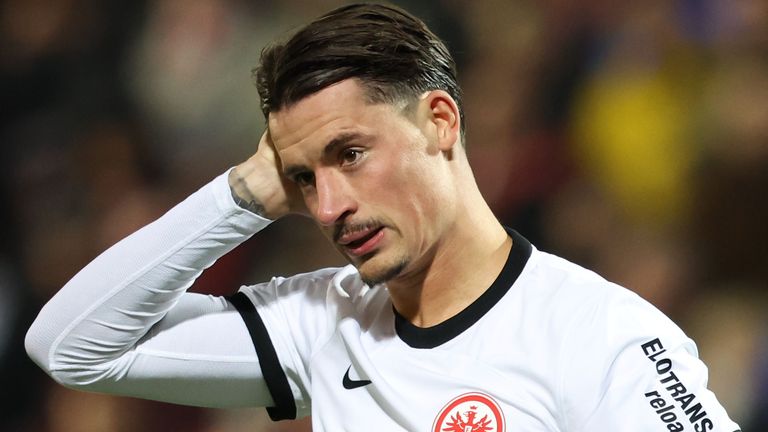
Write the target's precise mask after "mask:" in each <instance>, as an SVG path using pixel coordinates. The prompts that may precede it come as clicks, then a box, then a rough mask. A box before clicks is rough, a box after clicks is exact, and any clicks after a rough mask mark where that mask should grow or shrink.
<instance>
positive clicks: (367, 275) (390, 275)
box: [358, 257, 408, 287]
mask: <svg viewBox="0 0 768 432" xmlns="http://www.w3.org/2000/svg"><path fill="white" fill-rule="evenodd" d="M362 267H363V266H360V267H358V272H360V279H362V280H363V282H364V283H365V284H366V285H368V286H370V287H372V286H375V285H379V284H383V283H386V282H389V281H391V280H392V279H395V278H396V277H398V276H400V274H401V273H403V270H405V268H406V267H408V259H407V258H406V257H399V258H397V259H396V260H395V262H394V263H392V264H390V265H387V266H385V267H384V268H379V269H376V270H373V271H371V272H366V271H365V270H364V269H363V268H362Z"/></svg>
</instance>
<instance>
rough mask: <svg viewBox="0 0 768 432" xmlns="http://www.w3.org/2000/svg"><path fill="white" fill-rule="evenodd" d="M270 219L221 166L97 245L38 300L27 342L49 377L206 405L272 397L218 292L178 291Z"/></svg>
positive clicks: (238, 322)
mask: <svg viewBox="0 0 768 432" xmlns="http://www.w3.org/2000/svg"><path fill="white" fill-rule="evenodd" d="M267 224H269V220H266V219H263V218H261V217H259V216H257V215H255V214H253V213H251V212H248V211H246V210H244V209H242V208H240V207H238V206H237V205H236V204H235V203H234V201H233V200H232V197H231V195H230V190H229V184H228V182H227V174H226V173H225V174H222V175H221V176H219V177H217V178H216V179H215V180H214V181H212V182H211V183H209V184H207V185H206V186H204V187H203V188H201V189H200V190H198V191H197V192H195V193H194V194H193V195H191V196H190V197H189V198H187V199H186V200H184V201H183V202H182V203H180V204H178V205H177V206H176V207H174V208H173V209H171V210H170V211H169V212H168V213H166V214H165V215H164V216H162V217H161V218H159V219H158V220H157V221H155V222H153V223H152V224H150V225H147V226H146V227H144V228H142V229H141V230H139V231H137V232H135V233H134V234H131V235H130V236H128V237H126V238H125V239H123V240H122V241H120V242H118V243H117V244H115V245H114V246H112V247H111V248H110V249H108V250H107V251H106V252H104V253H103V254H101V255H100V256H99V257H97V258H96V259H95V260H93V261H92V262H91V263H90V264H88V265H87V266H86V267H85V268H83V269H82V270H81V271H80V272H79V273H78V274H77V275H75V277H73V278H72V280H70V281H69V282H68V283H67V284H66V285H65V286H64V287H63V288H62V289H61V290H60V291H59V292H58V293H57V294H56V295H55V296H54V297H53V298H52V299H51V300H50V301H49V302H48V304H46V305H45V307H43V309H42V311H41V312H40V314H39V316H38V317H37V319H36V320H35V322H34V323H33V325H32V327H31V328H30V330H29V332H28V333H27V338H26V341H25V345H26V349H27V352H28V353H29V355H30V357H31V358H32V359H33V360H34V361H35V362H36V363H37V364H38V365H40V367H42V368H43V369H44V370H45V371H46V372H47V373H48V374H49V375H51V377H53V378H54V379H55V380H56V381H58V382H60V383H62V384H64V385H67V386H69V387H75V388H79V389H83V390H90V391H98V392H105V393H111V394H119V395H128V396H135V397H141V398H147V399H154V400H161V401H166V402H174V403H182V404H188V405H198V406H208V407H240V406H270V405H271V404H272V397H271V395H270V393H269V391H268V389H267V387H266V384H265V383H264V380H263V378H262V373H261V368H260V366H259V363H258V358H257V356H256V353H255V350H254V347H253V344H252V342H251V338H250V336H249V333H248V331H247V329H246V327H245V324H244V323H243V321H242V319H241V317H240V316H239V313H238V312H237V311H236V310H235V308H234V307H233V306H232V305H231V304H230V303H229V302H228V301H227V300H226V299H224V298H221V297H214V296H207V295H201V294H192V293H187V292H186V290H187V289H188V288H189V287H190V286H191V285H192V283H193V282H194V280H195V279H196V278H197V277H198V276H199V275H200V274H201V273H202V271H203V269H205V268H207V267H209V266H211V265H212V264H213V263H214V262H215V261H216V260H217V259H218V258H219V257H221V256H222V255H224V254H226V253H227V252H229V251H230V250H232V249H233V248H235V247H236V246H237V245H239V244H240V243H242V242H243V241H245V240H247V239H248V238H249V237H250V236H251V235H253V234H254V233H256V232H257V231H259V230H260V229H262V228H264V227H265V226H266V225H267Z"/></svg>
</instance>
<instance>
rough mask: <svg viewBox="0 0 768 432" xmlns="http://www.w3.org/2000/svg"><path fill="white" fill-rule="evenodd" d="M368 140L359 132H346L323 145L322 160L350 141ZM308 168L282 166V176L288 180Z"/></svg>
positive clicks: (303, 166) (304, 166)
mask: <svg viewBox="0 0 768 432" xmlns="http://www.w3.org/2000/svg"><path fill="white" fill-rule="evenodd" d="M368 138H370V137H369V136H367V135H363V134H361V133H359V132H346V133H342V134H339V135H338V136H336V137H335V138H333V139H332V140H331V141H329V142H328V144H326V145H325V147H324V148H323V158H324V159H325V158H328V157H329V156H331V155H333V154H334V153H335V152H337V151H338V149H339V147H343V146H345V145H347V144H349V143H350V142H351V141H355V140H361V139H368ZM309 170H310V169H309V167H308V166H306V165H290V166H284V167H283V175H284V176H285V177H288V178H293V177H294V176H295V175H297V174H299V173H302V172H306V171H309Z"/></svg>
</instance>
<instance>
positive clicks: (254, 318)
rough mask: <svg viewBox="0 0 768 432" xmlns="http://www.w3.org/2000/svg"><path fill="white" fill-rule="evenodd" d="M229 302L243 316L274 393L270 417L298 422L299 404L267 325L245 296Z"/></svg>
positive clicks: (269, 409)
mask: <svg viewBox="0 0 768 432" xmlns="http://www.w3.org/2000/svg"><path fill="white" fill-rule="evenodd" d="M227 300H229V302H230V303H232V305H233V306H235V309H237V311H238V312H240V316H241V317H243V321H245V326H246V327H247V328H248V333H250V335H251V340H252V341H253V346H254V348H256V355H257V356H258V357H259V365H260V366H261V373H262V375H264V381H265V382H266V383H267V388H268V389H269V392H270V393H272V400H274V402H275V406H273V407H267V413H268V414H269V417H270V418H271V419H272V420H273V421H278V420H293V419H295V418H296V401H295V400H294V399H293V392H292V391H291V386H290V384H288V377H286V376H285V372H284V371H283V368H282V366H280V360H278V358H277V352H276V351H275V346H274V345H273V344H272V340H271V339H270V338H269V333H268V332H267V328H266V327H265V326H264V321H262V319H261V316H259V313H258V311H256V307H255V306H254V305H253V303H252V302H251V300H250V299H248V296H246V295H245V294H243V293H241V292H239V293H237V294H235V295H232V296H229V297H227Z"/></svg>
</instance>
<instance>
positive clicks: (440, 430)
mask: <svg viewBox="0 0 768 432" xmlns="http://www.w3.org/2000/svg"><path fill="white" fill-rule="evenodd" d="M490 431H493V432H505V431H506V428H505V425H504V413H503V412H502V411H501V408H499V404H498V403H496V401H495V400H493V398H492V397H490V396H488V395H487V394H484V393H464V394H463V395H459V396H457V397H455V398H454V399H453V400H451V401H450V402H448V403H447V404H446V405H445V406H444V407H443V409H441V410H440V413H439V414H438V415H437V417H435V422H434V424H433V425H432V432H490Z"/></svg>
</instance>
